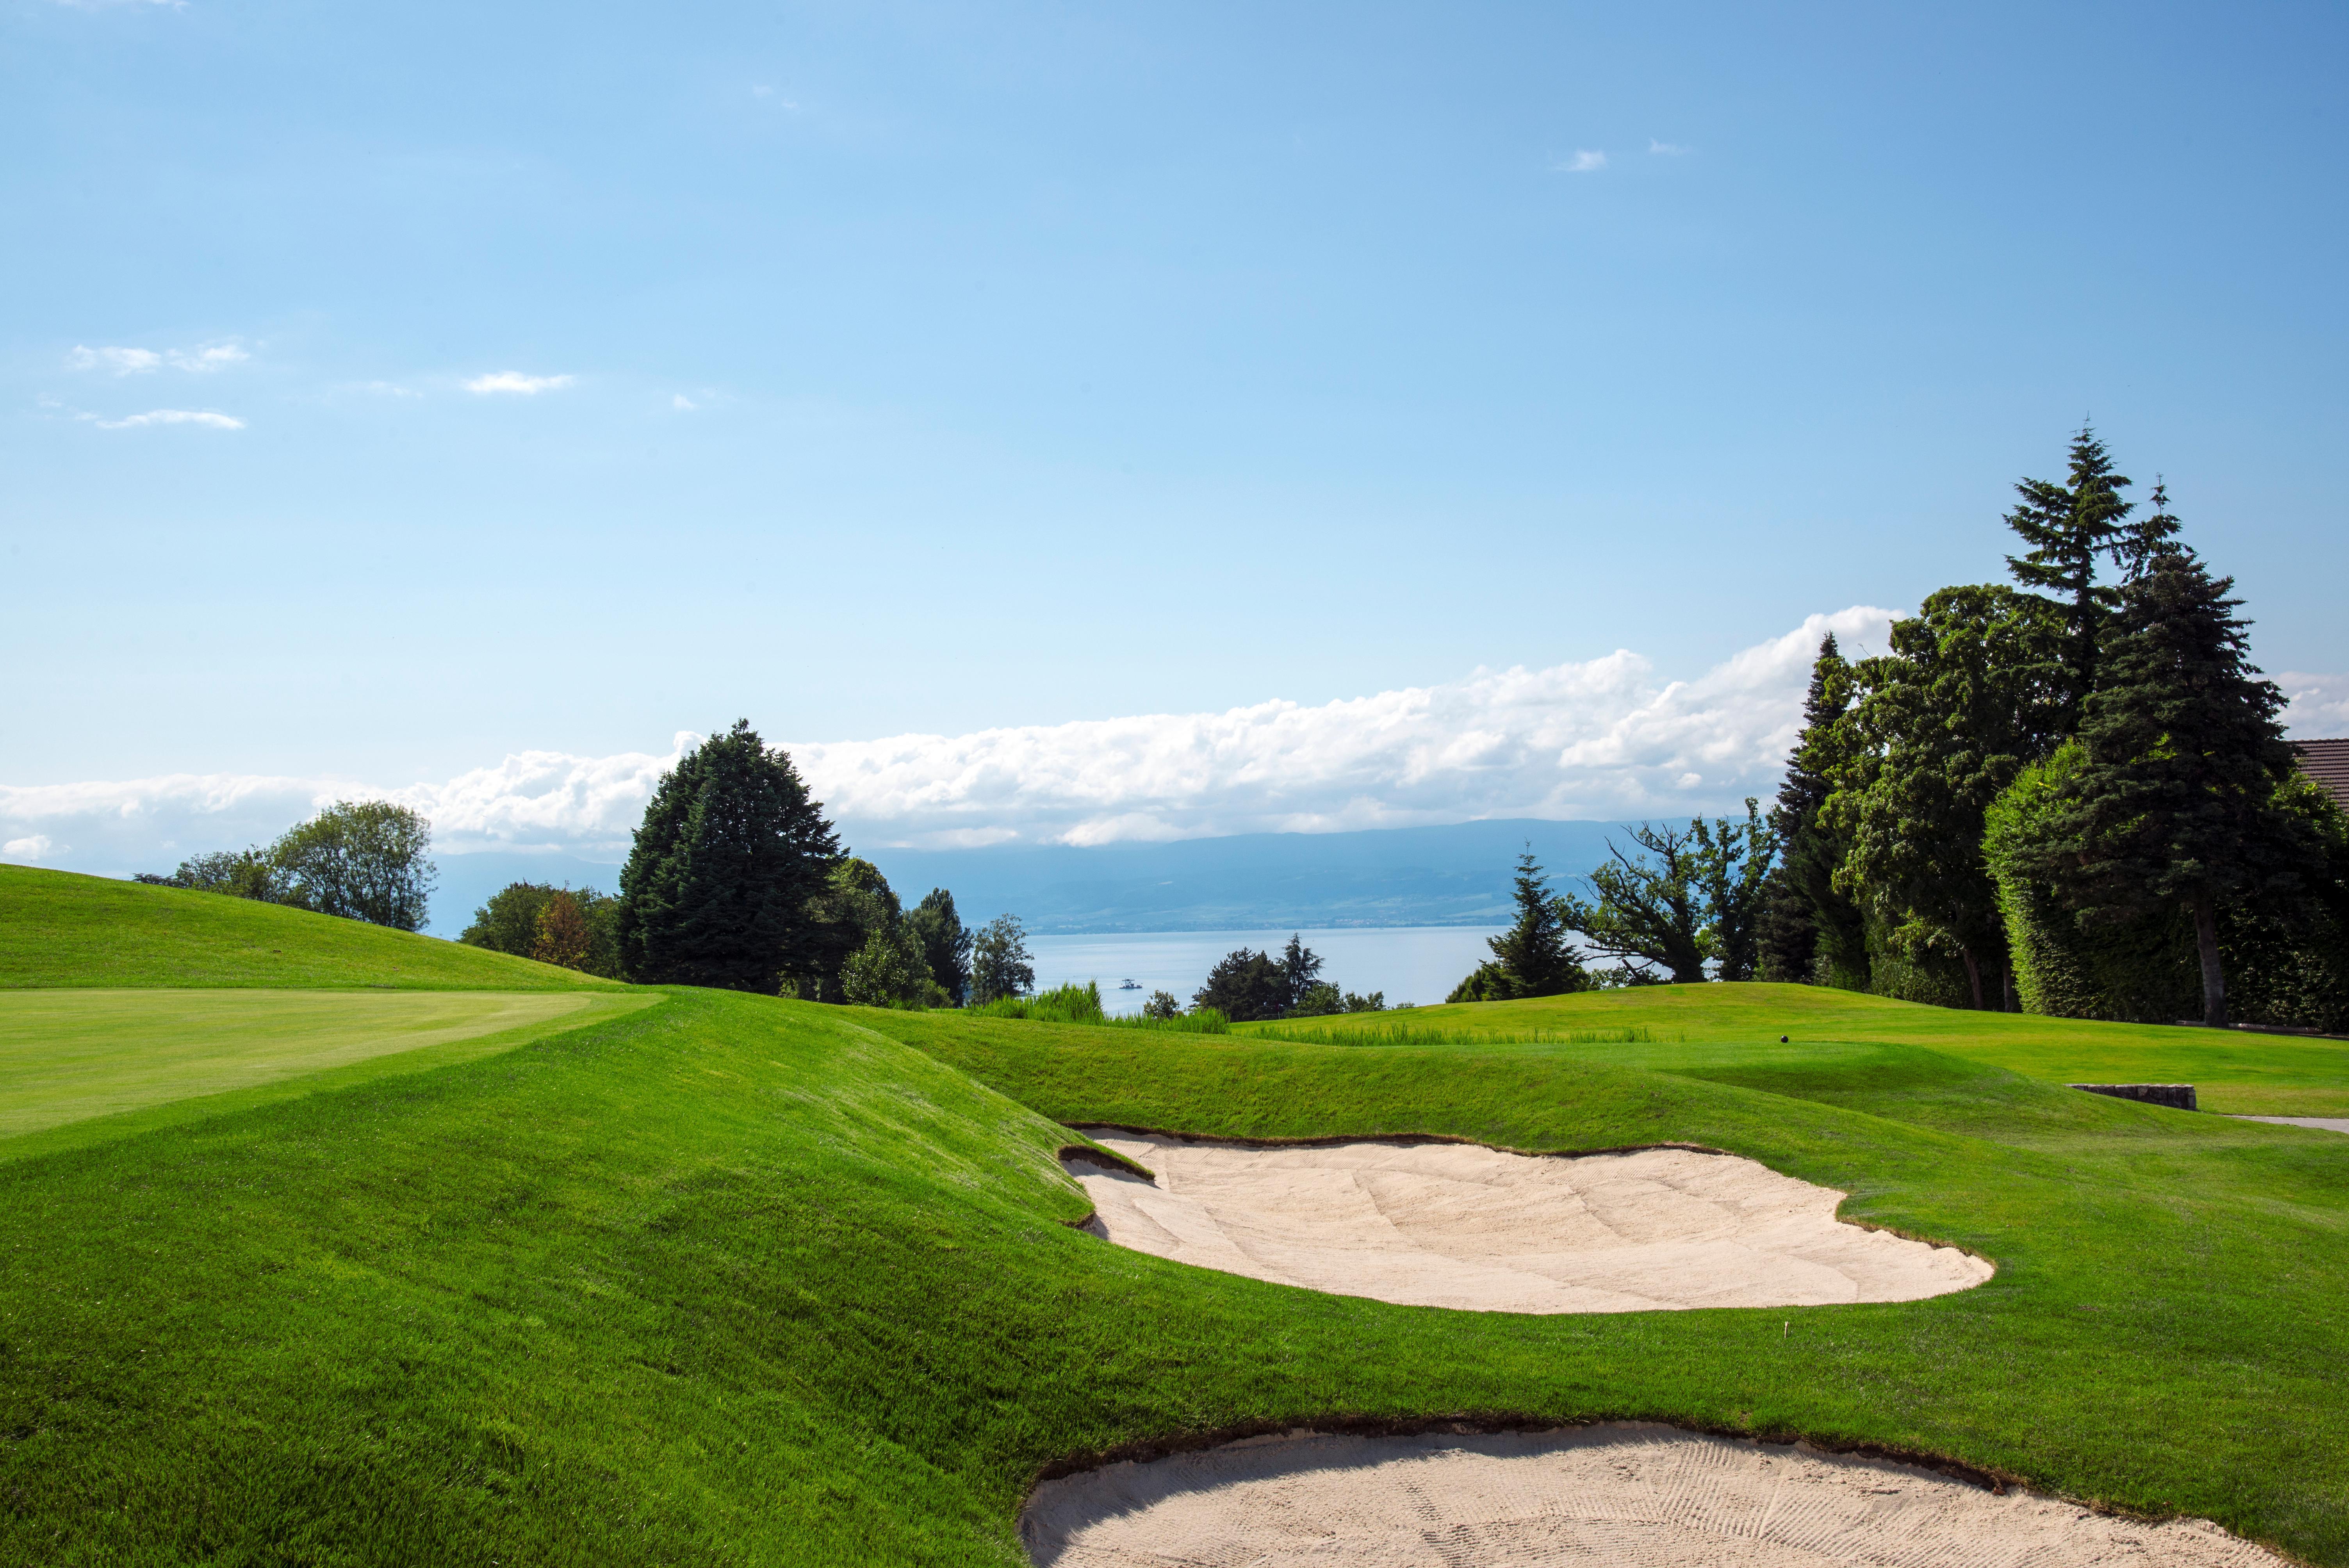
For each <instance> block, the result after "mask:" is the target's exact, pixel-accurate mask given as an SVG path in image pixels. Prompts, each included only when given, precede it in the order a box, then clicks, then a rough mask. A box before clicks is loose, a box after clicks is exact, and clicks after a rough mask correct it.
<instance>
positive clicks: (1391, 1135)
mask: <svg viewBox="0 0 2349 1568" xmlns="http://www.w3.org/2000/svg"><path fill="white" fill-rule="evenodd" d="M1061 1126H1063V1127H1065V1128H1067V1129H1068V1130H1070V1131H1071V1132H1083V1133H1094V1132H1131V1133H1133V1134H1135V1135H1136V1136H1138V1137H1142V1138H1171V1139H1174V1140H1175V1141H1176V1142H1178V1143H1204V1144H1207V1145H1209V1146H1210V1147H1220V1148H1224V1149H1335V1148H1337V1147H1339V1146H1340V1144H1347V1143H1393V1144H1415V1143H1462V1144H1466V1145H1468V1146H1469V1147H1471V1148H1475V1149H1489V1150H1493V1151H1494V1152H1495V1153H1496V1154H1521V1155H1524V1156H1525V1157H1526V1159H1528V1160H1587V1159H1589V1158H1591V1157H1593V1156H1595V1155H1600V1154H1645V1153H1646V1152H1647V1151H1648V1150H1651V1149H1684V1150H1688V1152H1690V1153H1691V1154H1724V1155H1728V1156H1729V1157H1730V1158H1732V1159H1739V1158H1747V1157H1745V1156H1740V1155H1737V1154H1736V1153H1735V1152H1734V1151H1733V1150H1727V1149H1715V1148H1714V1147H1713V1145H1712V1144H1710V1143H1673V1142H1661V1143H1611V1144H1609V1145H1608V1146H1607V1147H1605V1148H1603V1149H1519V1148H1517V1147H1516V1145H1514V1144H1508V1143H1487V1142H1485V1140H1483V1139H1481V1138H1461V1137H1457V1136H1455V1135H1454V1134H1452V1133H1449V1132H1341V1133H1338V1134H1335V1135H1334V1136H1330V1137H1317V1138H1247V1137H1243V1136H1241V1135H1239V1134H1237V1133H1224V1132H1177V1131H1174V1130H1172V1129H1171V1128H1164V1127H1133V1126H1129V1125H1127V1124H1126V1123H1124V1122H1122V1121H1064V1122H1062V1123H1061ZM1756 1163H1759V1161H1756ZM1774 1169H1775V1167H1774Z"/></svg>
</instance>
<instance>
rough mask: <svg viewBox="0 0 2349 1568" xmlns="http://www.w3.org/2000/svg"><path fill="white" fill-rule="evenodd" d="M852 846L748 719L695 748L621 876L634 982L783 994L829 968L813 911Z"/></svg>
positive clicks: (651, 810) (670, 780) (656, 803)
mask: <svg viewBox="0 0 2349 1568" xmlns="http://www.w3.org/2000/svg"><path fill="white" fill-rule="evenodd" d="M839 856H840V844H839V841H838V840H837V839H835V838H834V837H833V830H832V824H831V823H830V822H828V821H826V820H824V816H823V807H822V806H821V805H820V804H819V803H818V802H817V801H815V800H814V799H812V798H811V797H810V796H809V794H808V790H807V786H806V784H805V783H803V782H802V780H801V779H800V775H799V770H798V769H795V768H793V767H792V759H791V758H790V757H789V756H788V755H786V754H785V753H784V752H783V751H782V750H781V748H775V749H772V750H770V749H769V748H768V747H767V746H766V744H765V742H763V741H761V739H760V738H759V735H758V732H757V731H755V730H753V729H752V728H751V727H750V721H749V720H748V719H740V720H737V721H736V722H735V725H734V727H733V728H732V729H730V730H729V731H727V732H726V733H725V734H723V735H719V736H713V737H711V738H709V739H708V740H706V741H704V742H702V743H701V745H700V746H698V747H697V748H694V750H693V751H692V752H690V753H689V754H688V755H687V756H686V757H685V758H683V759H682V760H681V761H679V762H678V765H677V768H676V769H675V770H674V771H672V772H670V773H669V774H668V775H667V777H666V778H664V779H662V780H661V782H660V786H659V788H658V789H656V790H654V792H653V798H652V801H651V803H650V804H649V805H647V807H646V808H645V820H644V824H643V825H642V826H641V827H639V828H638V829H637V830H636V842H635V844H634V846H633V847H632V848H631V849H630V850H629V851H628V861H627V864H626V866H625V867H624V868H622V870H621V872H620V912H619V922H618V935H619V944H620V956H621V962H622V964H623V965H624V966H625V967H626V971H627V974H628V977H629V978H630V979H632V980H637V981H641V982H646V983H649V984H671V985H710V986H717V987H719V988H722V989H725V990H731V991H763V992H774V991H776V990H779V989H780V988H781V984H782V982H783V980H784V978H785V976H787V975H791V976H801V975H814V974H816V973H818V972H819V966H820V964H821V962H822V959H823V954H820V953H819V952H818V951H817V950H816V947H815V943H814V938H815V935H816V932H815V931H814V929H813V926H812V923H811V921H810V919H809V914H808V904H809V901H810V900H811V899H812V898H813V897H814V896H815V895H816V894H817V893H818V892H821V891H823V887H824V885H825V882H826V879H827V876H828V874H829V872H830V871H831V869H832V866H833V862H834V861H837V860H838V859H839Z"/></svg>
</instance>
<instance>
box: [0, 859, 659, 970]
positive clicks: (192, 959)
mask: <svg viewBox="0 0 2349 1568" xmlns="http://www.w3.org/2000/svg"><path fill="white" fill-rule="evenodd" d="M150 985H170V986H212V985H237V986H271V987H293V988H298V989H305V990H307V989H314V988H317V987H322V986H323V987H327V988H339V987H349V986H391V987H395V988H398V989H401V990H425V991H450V990H456V991H569V990H581V989H587V990H595V989H607V988H616V986H617V985H618V982H616V981H612V980H598V979H596V978H595V976H593V975H581V974H578V973H576V972H575V971H573V970H569V969H558V968H556V967H554V965H549V964H533V963H532V962H531V961H530V960H529V959H527V958H514V957H512V956H509V955H508V954H502V953H492V952H491V951H489V950H488V949H487V948H482V947H467V946H464V945H463V944H460V943H454V942H442V941H440V939H438V938H437V937H430V936H419V935H417V934H414V933H412V932H405V931H392V930H388V929H387V928H385V927H383V926H379V925H368V924H366V923H362V922H359V921H355V920H338V919H336V918H335V917H334V916H332V915H325V914H311V913H307V912H306V911H304V910H298V909H286V908H285V907H283V906H281V905H278V904H271V903H254V902H253V901H252V900H250V899H241V898H231V897H229V896H228V895H227V894H225V893H213V892H190V891H188V890H186V889H184V888H166V887H150V886H148V885H147V884H145V883H142V882H115V881H112V880H110V879H109V878H105V877H88V876H81V875H78V873H76V872H50V871H40V870H36V869H35V868H33V867H30V866H9V865H0V989H9V988H14V987H18V986H86V987H93V988H114V987H121V986H150Z"/></svg>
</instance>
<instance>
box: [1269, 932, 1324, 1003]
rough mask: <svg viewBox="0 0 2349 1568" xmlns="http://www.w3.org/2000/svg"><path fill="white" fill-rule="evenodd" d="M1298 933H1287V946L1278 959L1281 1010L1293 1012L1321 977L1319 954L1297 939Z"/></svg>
mask: <svg viewBox="0 0 2349 1568" xmlns="http://www.w3.org/2000/svg"><path fill="white" fill-rule="evenodd" d="M1299 935H1300V934H1299V933H1297V932H1294V931H1292V932H1290V933H1289V934H1288V949H1287V951H1285V952H1283V953H1282V954H1281V955H1280V957H1279V959H1278V964H1279V966H1280V984H1281V987H1282V992H1281V1002H1280V1006H1281V1011H1282V1012H1284V1013H1293V1012H1295V1011H1297V1009H1298V1007H1299V1006H1300V1005H1301V1004H1302V1003H1303V1002H1304V1000H1305V994H1306V993H1307V992H1309V991H1310V990H1312V989H1313V987H1314V986H1315V985H1317V984H1319V981H1320V978H1321V955H1320V954H1318V953H1316V952H1314V951H1313V950H1312V949H1311V948H1309V947H1308V946H1306V945H1305V944H1304V943H1303V942H1302V941H1300V940H1299Z"/></svg>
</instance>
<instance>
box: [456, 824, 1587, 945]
mask: <svg viewBox="0 0 2349 1568" xmlns="http://www.w3.org/2000/svg"><path fill="white" fill-rule="evenodd" d="M1610 833H1611V834H1614V835H1615V836H1616V837H1617V838H1618V839H1620V838H1621V836H1622V830H1621V826H1620V825H1619V824H1618V823H1613V822H1547V821H1536V820H1507V821H1494V822H1461V823H1456V824H1454V825H1452V826H1450V827H1442V828H1386V829H1377V830H1371V831H1366V832H1355V833H1244V834H1240V835H1237V836H1236V837H1232V838H1225V839H1184V840H1179V841H1175V842H1173V843H1164V844H1108V845H1103V846H1102V847H1101V848H1098V849H1072V848H1070V847H1068V846H1065V845H1050V846H1045V847H1040V848H1017V849H987V850H869V849H860V850H859V851H858V852H859V853H861V854H863V855H864V857H865V858H866V859H868V860H870V861H873V862H874V864H875V865H877V866H879V867H880V868H881V871H882V874H883V875H885V876H886V877H887V878H888V879H889V885H890V886H892V887H894V888H895V889H896V890H897V892H898V893H899V894H900V895H901V896H902V897H903V898H904V899H905V902H906V903H909V904H910V903H914V902H915V901H916V900H917V899H919V898H920V897H921V896H922V895H923V894H924V893H926V892H928V891H929V890H930V889H932V888H934V887H944V888H948V889H951V890H952V891H953V892H954V895H955V905H956V907H957V909H959V910H960V911H961V913H962V916H963V919H964V921H965V922H966V923H969V924H974V925H975V924H978V923H980V922H982V921H985V920H988V919H989V918H991V917H993V916H994V915H997V914H999V913H1006V912H1009V913H1014V914H1017V915H1019V917H1020V919H1021V920H1022V921H1024V922H1025V923H1026V924H1027V926H1028V929H1029V930H1030V931H1032V932H1036V933H1038V934H1042V935H1061V934H1071V935H1073V934H1082V933H1089V932H1104V933H1106V932H1132V931H1260V930H1266V929H1268V928H1271V927H1275V926H1291V927H1296V928H1299V929H1307V928H1313V927H1330V926H1393V925H1501V924H1506V923H1507V922H1508V919H1509V890H1510V873H1511V872H1512V871H1513V870H1514V869H1515V868H1516V857H1517V853H1518V851H1520V850H1521V849H1523V848H1524V847H1525V845H1526V843H1528V842H1530V843H1531V844H1532V845H1533V850H1534V853H1535V854H1536V855H1537V856H1538V857H1539V858H1540V860H1541V862H1542V864H1543V865H1544V866H1545V867H1547V869H1548V871H1549V872H1550V875H1551V879H1552V882H1553V885H1561V886H1562V885H1563V884H1564V883H1566V882H1568V880H1569V879H1571V878H1574V877H1577V876H1579V875H1580V874H1581V873H1582V872H1586V871H1588V870H1589V869H1590V868H1591V867H1592V866H1595V865H1597V864H1598V863H1599V861H1600V860H1602V859H1603V858H1605V856H1606V853H1607V838H1608V836H1609V834H1610ZM619 878H620V868H619V867H618V866H616V865H608V864H604V863H601V862H597V861H583V860H580V859H578V858H576V857H574V856H571V855H564V854H552V853H549V854H513V853H483V854H473V855H450V856H446V857H444V858H443V859H442V860H441V861H440V892H439V893H437V894H436V895H435V896H434V898H433V901H432V915H433V919H432V930H433V931H434V932H435V933H437V934H440V935H443V936H454V935H456V934H458V933H459V932H460V931H461V930H463V929H464V927H465V924H466V923H467V921H469V920H470V919H471V915H472V912H473V910H474V909H475V908H476V907H478V906H479V905H480V904H481V902H482V901H483V900H484V899H486V898H488V897H489V895H490V894H491V893H492V892H496V891H497V890H498V889H500V888H502V887H503V886H505V885H506V884H507V883H508V882H517V881H530V882H568V883H570V884H571V885H573V886H574V887H578V886H589V887H598V888H601V889H603V890H604V891H605V892H616V891H617V889H618V887H619Z"/></svg>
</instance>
